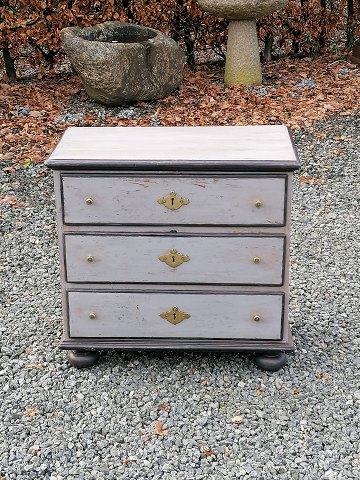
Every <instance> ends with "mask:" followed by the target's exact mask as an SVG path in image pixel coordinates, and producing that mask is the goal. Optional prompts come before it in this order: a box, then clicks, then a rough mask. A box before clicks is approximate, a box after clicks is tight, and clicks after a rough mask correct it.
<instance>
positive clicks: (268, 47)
mask: <svg viewBox="0 0 360 480" xmlns="http://www.w3.org/2000/svg"><path fill="white" fill-rule="evenodd" d="M273 44H274V37H273V36H272V35H271V33H269V34H268V35H266V37H265V47H264V62H270V61H271V60H272V58H273V56H272V48H273Z"/></svg>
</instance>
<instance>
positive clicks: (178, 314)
mask: <svg viewBox="0 0 360 480" xmlns="http://www.w3.org/2000/svg"><path fill="white" fill-rule="evenodd" d="M159 315H160V317H161V318H164V319H165V320H167V321H168V322H170V323H172V324H173V325H177V324H178V323H181V322H182V321H183V320H186V319H187V318H190V315H189V314H188V313H186V312H182V311H181V310H179V308H178V307H172V309H171V310H169V311H168V312H162V313H160V314H159Z"/></svg>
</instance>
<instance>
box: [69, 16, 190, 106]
mask: <svg viewBox="0 0 360 480" xmlns="http://www.w3.org/2000/svg"><path fill="white" fill-rule="evenodd" d="M60 35H61V39H62V41H63V44H64V49H65V52H66V54H67V56H68V57H69V60H70V62H71V64H72V66H73V68H74V70H75V71H76V73H77V74H78V75H79V76H80V78H81V79H82V81H83V83H84V86H85V89H86V92H87V93H88V95H89V96H90V97H91V98H92V99H93V100H95V101H96V102H99V103H102V104H105V105H108V106H116V105H125V104H128V103H132V102H135V101H138V100H153V99H158V98H163V97H165V96H167V95H169V94H170V93H171V92H172V91H173V90H175V89H176V88H177V87H179V85H180V84H181V81H182V78H183V69H184V64H185V55H184V52H183V51H182V49H181V48H180V47H179V46H178V45H177V43H176V42H174V41H173V40H172V39H171V38H169V37H168V36H166V35H164V34H162V33H161V32H159V31H157V30H154V29H151V28H145V27H142V26H140V25H133V24H129V23H123V22H105V23H102V24H99V25H96V26H94V27H85V28H80V27H68V28H64V29H63V30H62V31H61V32H60Z"/></svg>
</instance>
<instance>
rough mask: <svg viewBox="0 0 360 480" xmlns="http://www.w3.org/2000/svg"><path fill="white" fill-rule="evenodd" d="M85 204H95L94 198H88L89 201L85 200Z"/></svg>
mask: <svg viewBox="0 0 360 480" xmlns="http://www.w3.org/2000/svg"><path fill="white" fill-rule="evenodd" d="M85 203H86V205H92V204H93V203H94V201H93V199H92V198H87V199H86V200H85Z"/></svg>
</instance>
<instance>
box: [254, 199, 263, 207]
mask: <svg viewBox="0 0 360 480" xmlns="http://www.w3.org/2000/svg"><path fill="white" fill-rule="evenodd" d="M261 205H262V201H261V200H256V202H255V207H257V208H260V207H261Z"/></svg>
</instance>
